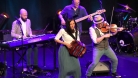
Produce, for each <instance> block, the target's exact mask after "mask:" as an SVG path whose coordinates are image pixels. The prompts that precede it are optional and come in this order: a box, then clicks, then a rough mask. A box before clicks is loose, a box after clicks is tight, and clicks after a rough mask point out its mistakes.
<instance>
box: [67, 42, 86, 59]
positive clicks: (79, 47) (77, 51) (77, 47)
mask: <svg viewBox="0 0 138 78" xmlns="http://www.w3.org/2000/svg"><path fill="white" fill-rule="evenodd" d="M71 45H72V47H71V48H70V49H69V48H68V51H69V54H70V55H71V56H74V57H76V58H79V57H82V56H83V55H84V54H85V52H86V47H85V46H84V45H83V43H81V42H79V41H72V42H71Z"/></svg>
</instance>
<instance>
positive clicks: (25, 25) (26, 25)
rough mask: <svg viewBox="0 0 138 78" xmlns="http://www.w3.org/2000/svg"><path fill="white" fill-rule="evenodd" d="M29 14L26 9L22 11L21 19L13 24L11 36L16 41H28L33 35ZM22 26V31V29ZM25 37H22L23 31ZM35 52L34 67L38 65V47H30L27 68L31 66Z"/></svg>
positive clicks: (27, 54)
mask: <svg viewBox="0 0 138 78" xmlns="http://www.w3.org/2000/svg"><path fill="white" fill-rule="evenodd" d="M27 16H28V13H27V11H26V10H25V9H21V10H20V18H19V19H17V20H15V21H14V22H13V23H12V30H11V36H12V37H13V38H14V39H22V38H23V39H26V38H28V37H31V36H33V35H32V29H31V21H30V20H29V19H27ZM20 26H21V28H22V29H20ZM21 30H22V31H23V35H22V31H21ZM32 49H33V51H34V65H35V66H37V65H38V49H37V47H36V45H33V46H28V49H27V52H26V56H27V66H30V65H31V51H32Z"/></svg>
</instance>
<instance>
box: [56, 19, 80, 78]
mask: <svg viewBox="0 0 138 78" xmlns="http://www.w3.org/2000/svg"><path fill="white" fill-rule="evenodd" d="M76 26H77V25H76V23H75V21H74V20H68V21H67V22H66V26H65V28H61V29H60V30H59V32H58V33H57V35H56V37H55V41H56V42H57V43H60V44H61V46H60V48H59V50H58V62H59V78H66V76H74V78H80V77H81V68H80V62H79V59H78V58H76V57H74V56H71V55H70V54H69V51H68V50H67V48H71V47H73V46H72V45H71V44H70V43H71V42H72V41H74V39H73V37H71V35H73V36H74V37H75V38H76V37H77V40H78V41H80V38H79V31H78V30H77V27H76ZM77 31H78V33H77V35H75V33H76V32H77ZM69 34H70V35H69ZM60 38H62V40H60Z"/></svg>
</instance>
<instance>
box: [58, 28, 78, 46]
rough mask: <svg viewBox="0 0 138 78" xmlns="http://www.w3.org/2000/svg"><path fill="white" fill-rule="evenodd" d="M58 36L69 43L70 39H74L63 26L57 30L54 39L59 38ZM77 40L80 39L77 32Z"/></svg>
mask: <svg viewBox="0 0 138 78" xmlns="http://www.w3.org/2000/svg"><path fill="white" fill-rule="evenodd" d="M73 35H74V36H75V33H73ZM60 38H62V40H63V41H64V42H67V43H71V42H72V41H74V39H73V38H72V37H71V36H70V35H69V34H68V33H67V32H66V31H65V29H63V28H61V29H60V30H59V32H58V33H57V35H56V37H55V39H56V40H59V39H60ZM77 40H78V41H80V38H79V33H78V35H77Z"/></svg>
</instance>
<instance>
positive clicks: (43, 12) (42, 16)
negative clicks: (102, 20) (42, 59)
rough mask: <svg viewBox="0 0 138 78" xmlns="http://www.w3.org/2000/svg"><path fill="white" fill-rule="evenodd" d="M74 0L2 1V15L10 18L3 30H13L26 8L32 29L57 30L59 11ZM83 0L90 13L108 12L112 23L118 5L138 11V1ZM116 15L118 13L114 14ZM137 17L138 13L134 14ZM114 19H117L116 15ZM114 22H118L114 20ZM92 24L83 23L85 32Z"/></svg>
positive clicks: (0, 8) (82, 2) (108, 17)
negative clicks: (17, 19) (100, 10)
mask: <svg viewBox="0 0 138 78" xmlns="http://www.w3.org/2000/svg"><path fill="white" fill-rule="evenodd" d="M71 1H72V0H0V13H2V12H6V13H8V15H9V16H10V18H9V19H8V21H7V23H6V24H5V25H4V27H3V30H11V26H12V22H13V21H14V20H15V17H19V10H20V9H21V8H25V9H26V10H27V11H28V18H29V19H31V22H32V29H33V30H41V29H44V28H45V26H46V25H47V24H49V27H48V29H51V30H52V29H54V30H55V29H57V28H58V26H59V25H58V24H57V23H59V21H58V19H57V11H58V10H59V9H63V7H64V6H66V5H69V4H71ZM100 1H101V2H99V0H81V5H82V6H84V7H85V8H86V10H87V11H88V13H89V14H90V13H93V12H95V11H96V10H97V9H100V8H101V6H100V4H102V7H103V8H105V9H106V10H107V12H106V13H105V16H106V18H107V21H108V22H110V17H111V12H112V8H113V6H114V7H115V8H118V6H119V5H117V3H122V4H128V5H130V7H132V8H133V9H135V10H136V11H137V10H138V9H137V8H136V7H137V0H100ZM114 14H116V13H114ZM134 15H135V16H136V15H137V14H136V13H135V14H134ZM114 17H116V16H115V15H114ZM113 22H116V21H114V20H113ZM90 25H91V22H89V23H87V21H84V22H83V30H84V31H88V28H89V26H90Z"/></svg>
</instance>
